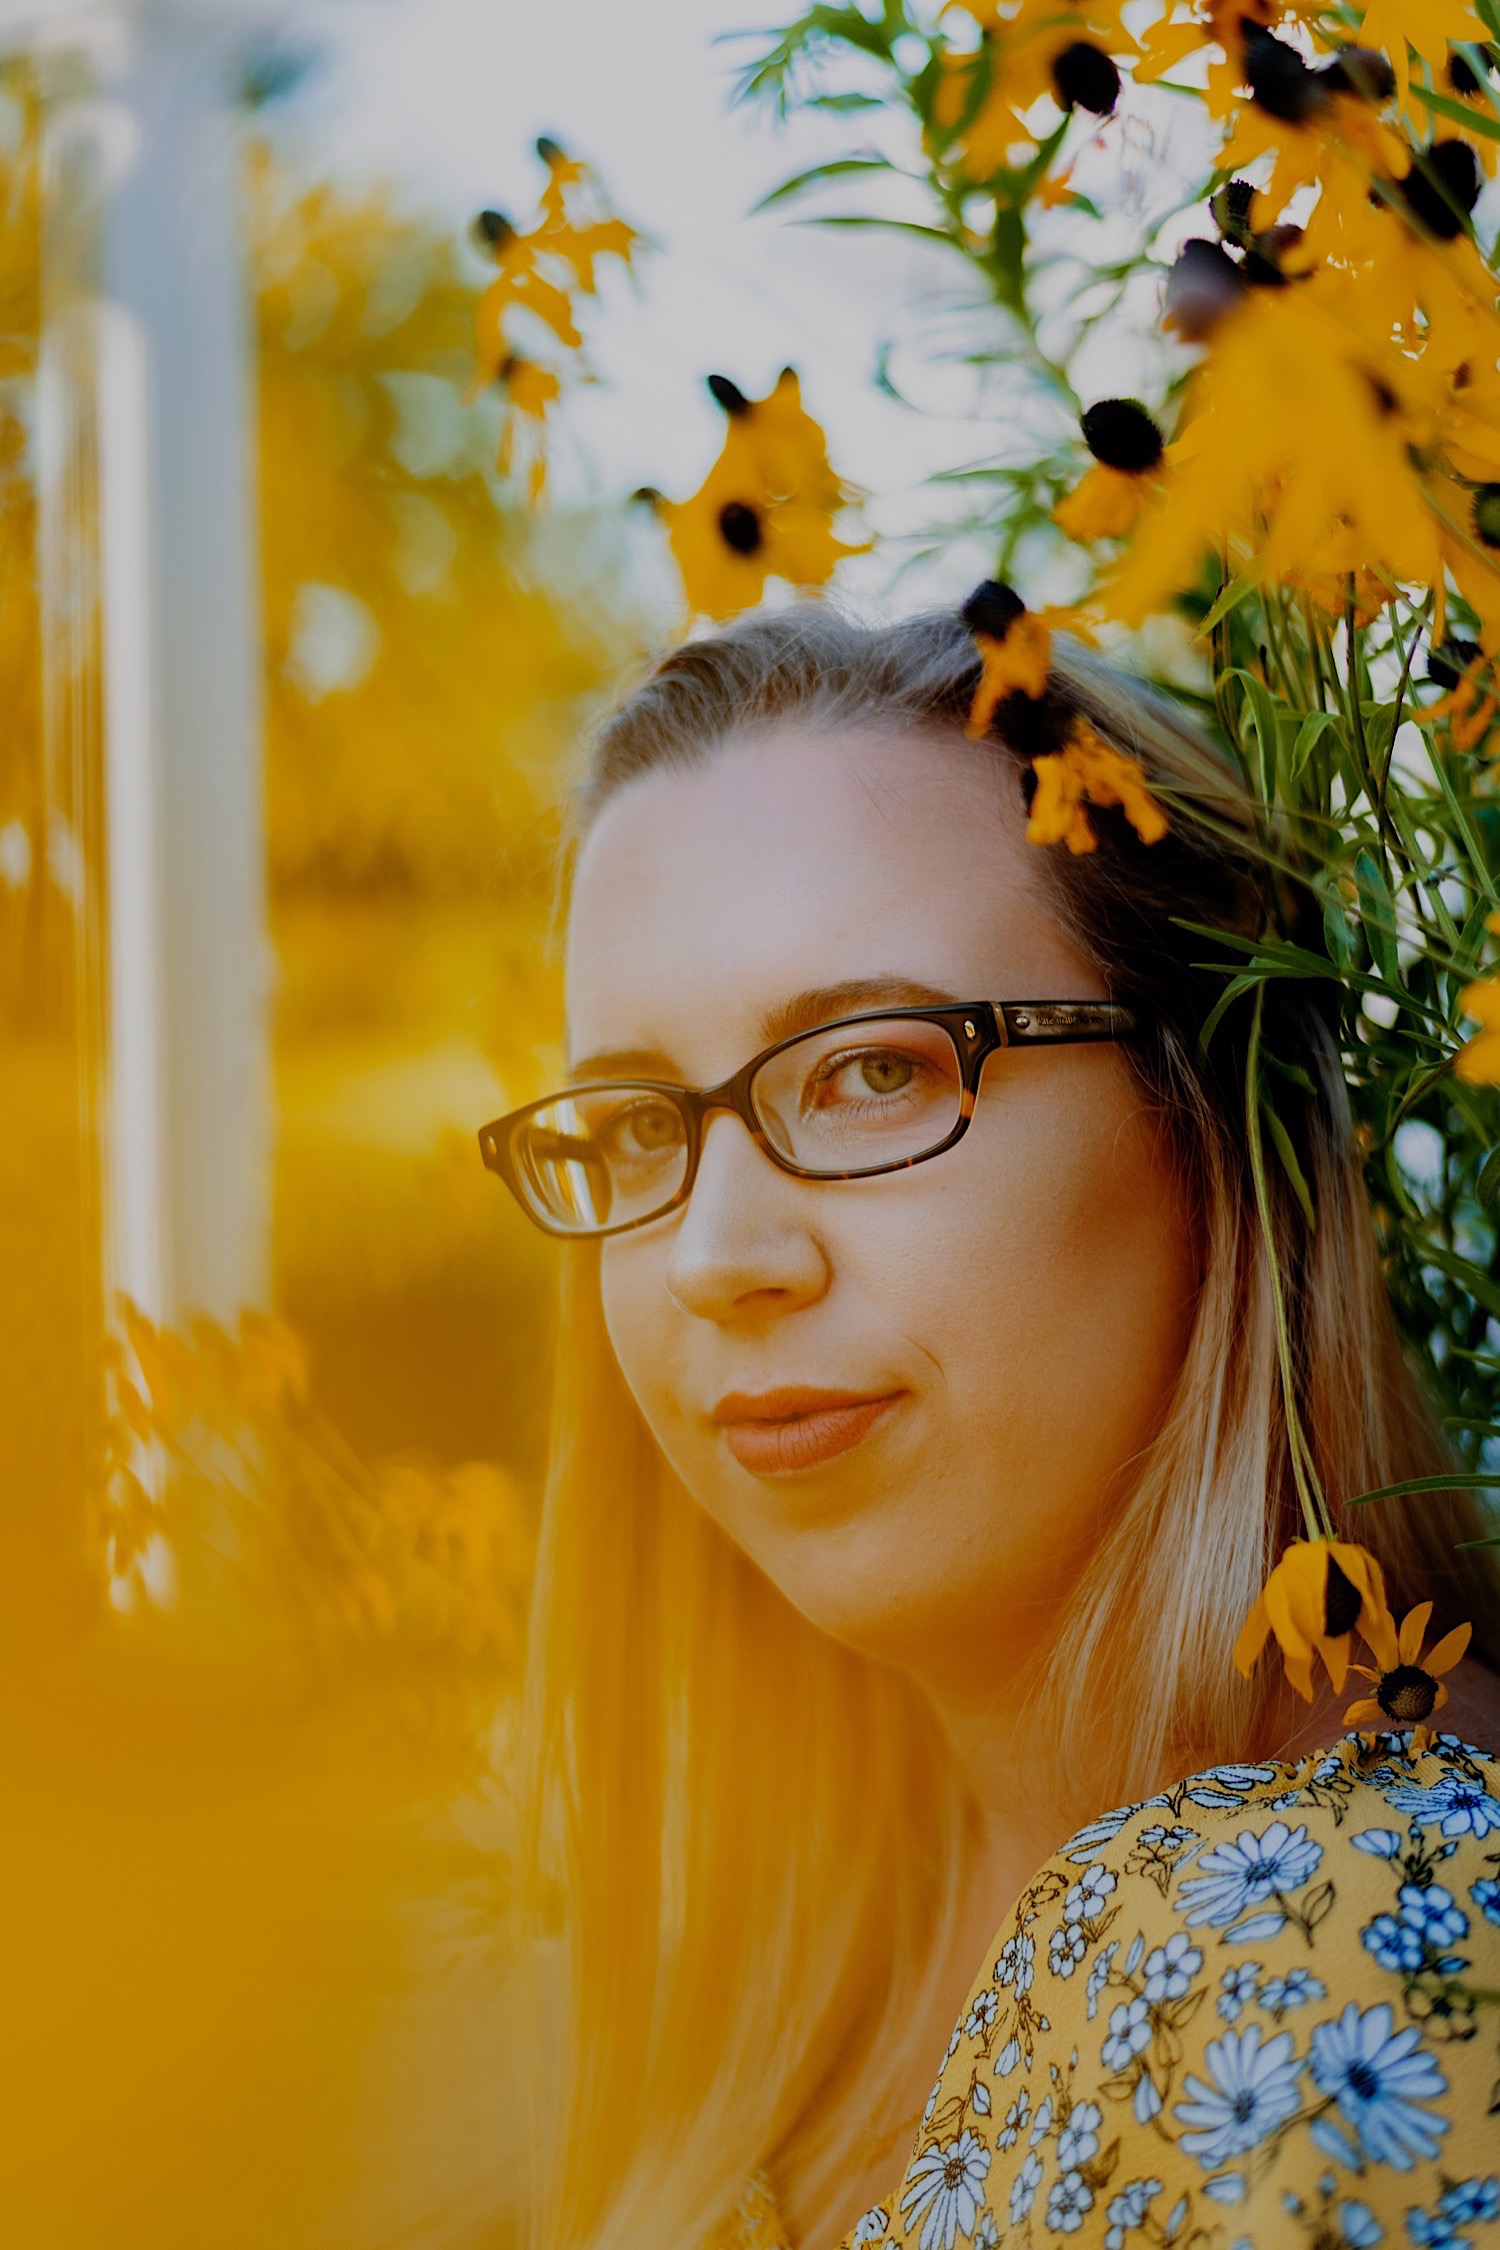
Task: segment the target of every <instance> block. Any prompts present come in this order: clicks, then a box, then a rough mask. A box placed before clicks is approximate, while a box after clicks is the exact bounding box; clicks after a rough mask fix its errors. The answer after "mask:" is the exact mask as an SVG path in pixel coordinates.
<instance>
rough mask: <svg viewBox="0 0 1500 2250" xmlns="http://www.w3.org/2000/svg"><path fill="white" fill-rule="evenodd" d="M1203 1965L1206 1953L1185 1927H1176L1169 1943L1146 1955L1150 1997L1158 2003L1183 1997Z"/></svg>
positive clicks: (1147, 1986)
mask: <svg viewBox="0 0 1500 2250" xmlns="http://www.w3.org/2000/svg"><path fill="white" fill-rule="evenodd" d="M1202 1966H1203V1955H1202V1954H1201V1953H1200V1952H1199V1950H1198V1948H1197V1946H1196V1945H1193V1944H1191V1943H1190V1942H1189V1940H1188V1939H1187V1938H1185V1937H1184V1936H1183V1934H1182V1932H1181V1930H1174V1931H1173V1932H1172V1935H1171V1936H1170V1937H1169V1938H1168V1940H1167V1942H1166V1944H1165V1945H1159V1946H1157V1948H1156V1950H1155V1952H1154V1953H1148V1954H1147V1955H1146V1986H1145V1990H1146V1998H1147V1999H1148V2000H1155V2001H1156V2002H1157V2003H1158V2004H1159V2003H1160V2002H1161V2001H1163V2000H1180V1999H1181V1998H1182V1996H1183V1994H1184V1993H1185V1992H1187V1991H1188V1990H1189V1989H1190V1988H1191V1986H1192V1982H1193V1979H1194V1977H1195V1976H1196V1975H1197V1974H1198V1971H1199V1970H1200V1969H1201V1968H1202Z"/></svg>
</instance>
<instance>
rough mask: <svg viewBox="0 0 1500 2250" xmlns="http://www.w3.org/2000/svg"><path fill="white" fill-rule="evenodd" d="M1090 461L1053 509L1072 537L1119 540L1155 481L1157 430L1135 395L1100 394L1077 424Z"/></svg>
mask: <svg viewBox="0 0 1500 2250" xmlns="http://www.w3.org/2000/svg"><path fill="white" fill-rule="evenodd" d="M1080 427H1081V428H1082V431H1083V441H1084V444H1085V445H1086V446H1087V447H1088V449H1089V451H1090V453H1092V454H1093V456H1094V466H1093V467H1092V468H1091V469H1090V470H1089V471H1088V473H1087V475H1086V476H1085V477H1084V479H1083V481H1082V483H1081V484H1079V485H1077V486H1075V488H1074V490H1073V491H1072V492H1070V493H1069V494H1068V496H1067V498H1066V499H1065V500H1060V501H1059V502H1058V504H1057V506H1056V507H1055V508H1054V509H1053V511H1052V520H1053V522H1054V523H1055V524H1057V525H1058V527H1059V528H1060V529H1061V530H1062V531H1065V532H1066V533H1067V535H1068V537H1069V538H1070V539H1080V540H1084V539H1123V538H1124V537H1125V535H1126V533H1127V532H1129V531H1130V530H1131V528H1132V527H1133V525H1134V523H1135V520H1136V517H1137V516H1138V515H1139V514H1140V511H1141V508H1142V506H1143V505H1144V503H1145V500H1146V497H1147V495H1148V494H1149V493H1150V491H1151V490H1152V488H1153V486H1154V485H1155V484H1156V483H1157V481H1158V479H1159V477H1160V473H1161V466H1162V457H1163V451H1164V448H1163V446H1162V437H1161V431H1160V430H1159V429H1158V428H1157V426H1156V424H1155V423H1154V422H1153V421H1152V419H1151V417H1150V415H1149V414H1148V413H1147V412H1146V410H1145V408H1144V407H1143V406H1141V405H1139V404H1137V402H1136V400H1134V399H1133V398H1101V399H1099V400H1098V401H1097V402H1096V403H1095V404H1094V405H1093V406H1091V407H1089V408H1088V410H1087V412H1086V413H1085V414H1084V416H1083V420H1082V422H1081V424H1080Z"/></svg>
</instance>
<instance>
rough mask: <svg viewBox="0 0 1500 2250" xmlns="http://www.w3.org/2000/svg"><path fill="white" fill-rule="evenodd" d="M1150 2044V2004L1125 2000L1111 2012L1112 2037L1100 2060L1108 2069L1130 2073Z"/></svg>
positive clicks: (1103, 2047) (1110, 2030)
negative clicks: (1138, 2057) (1134, 2063)
mask: <svg viewBox="0 0 1500 2250" xmlns="http://www.w3.org/2000/svg"><path fill="white" fill-rule="evenodd" d="M1150 2044H1151V2003H1150V2002H1149V2001H1148V2000H1139V1999H1137V2000H1122V2001H1121V2002H1120V2005H1119V2006H1118V2007H1117V2008H1111V2009H1110V2011H1109V2036H1108V2038H1107V2039H1106V2040H1105V2042H1104V2045H1103V2046H1102V2047H1101V2048H1100V2050H1099V2059H1100V2061H1101V2062H1102V2063H1103V2065H1104V2067H1105V2069H1106V2070H1128V2069H1129V2068H1130V2066H1131V2064H1132V2063H1133V2062H1134V2061H1135V2058H1136V2056H1137V2055H1138V2054H1140V2053H1141V2052H1142V2050H1143V2049H1144V2048H1146V2047H1149V2046H1150Z"/></svg>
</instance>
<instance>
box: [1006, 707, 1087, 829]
mask: <svg viewBox="0 0 1500 2250" xmlns="http://www.w3.org/2000/svg"><path fill="white" fill-rule="evenodd" d="M1076 716H1077V714H1076V712H1075V711H1074V709H1073V707H1072V705H1071V704H1070V703H1066V702H1065V701H1064V700H1063V698H1062V697H1061V696H1060V695H1059V694H1058V693H1057V691H1056V689H1054V688H1049V689H1048V690H1047V692H1046V694H1045V695H1036V696H1032V695H1024V694H1023V693H1022V692H1021V691H1020V689H1019V688H1018V689H1017V690H1016V693H1015V694H1014V695H1007V696H1005V697H1004V698H1003V699H1002V700H1001V702H1000V703H998V704H997V705H996V707H995V719H994V727H995V732H996V733H997V734H998V735H999V737H1000V740H1001V741H1002V742H1005V743H1008V744H1009V745H1010V747H1011V749H1012V750H1014V751H1015V752H1016V754H1017V755H1018V756H1019V757H1022V758H1043V757H1049V756H1051V755H1052V754H1053V753H1054V752H1055V751H1058V750H1061V749H1062V748H1063V746H1064V744H1065V743H1066V741H1067V739H1068V736H1069V735H1070V734H1071V733H1072V731H1073V721H1074V719H1075V718H1076ZM1035 792H1036V770H1035V768H1034V767H1032V766H1029V765H1028V766H1023V767H1022V769H1021V802H1022V803H1023V804H1024V805H1025V806H1026V808H1027V810H1028V811H1029V810H1030V808H1031V800H1032V797H1033V796H1034V794H1035Z"/></svg>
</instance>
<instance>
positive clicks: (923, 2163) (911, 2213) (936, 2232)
mask: <svg viewBox="0 0 1500 2250" xmlns="http://www.w3.org/2000/svg"><path fill="white" fill-rule="evenodd" d="M990 2161H991V2160H990V2152H989V2150H988V2149H987V2148H986V2147H985V2145H984V2143H983V2141H981V2140H980V2138H979V2136H978V2135H977V2134H976V2133H971V2132H970V2131H969V2130H968V2128H967V2127H965V2129H964V2131H963V2132H962V2133H960V2134H959V2136H958V2138H957V2140H953V2141H950V2142H949V2143H948V2145H947V2147H946V2148H929V2149H924V2150H923V2152H922V2154H921V2155H920V2156H919V2157H918V2158H917V2159H916V2161H915V2163H914V2164H913V2165H912V2168H911V2170H910V2172H909V2173H908V2175H907V2189H906V2193H905V2194H904V2195H903V2196H902V2198H901V2209H902V2211H903V2212H904V2213H905V2214H906V2227H907V2232H908V2233H909V2232H910V2231H911V2229H912V2227H913V2226H915V2224H916V2222H917V2220H918V2218H921V2217H922V2214H923V2213H924V2212H925V2213H926V2217H925V2218H924V2219H923V2223H922V2237H921V2241H920V2243H919V2245H918V2250H938V2246H939V2245H941V2250H953V2241H954V2237H955V2235H957V2234H959V2233H963V2234H972V2233H973V2232H974V2222H975V2220H976V2219H977V2218H978V2216H979V2198H980V2195H981V2193H982V2192H983V2188H984V2183H985V2178H986V2175H987V2174H988V2172H989V2168H990Z"/></svg>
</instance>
